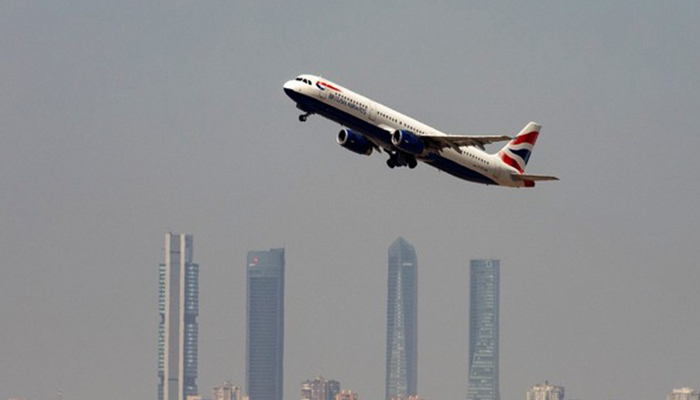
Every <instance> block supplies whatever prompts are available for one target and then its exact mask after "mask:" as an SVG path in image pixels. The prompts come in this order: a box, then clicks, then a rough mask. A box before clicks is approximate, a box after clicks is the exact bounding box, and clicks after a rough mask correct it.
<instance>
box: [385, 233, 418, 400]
mask: <svg viewBox="0 0 700 400" xmlns="http://www.w3.org/2000/svg"><path fill="white" fill-rule="evenodd" d="M387 286H388V296H387V315H386V325H387V329H386V397H385V398H386V399H406V398H408V397H410V396H414V395H416V391H417V386H418V262H417V260H416V251H415V249H414V248H413V246H411V244H409V243H408V242H407V241H406V240H404V238H401V237H400V238H398V239H396V241H394V243H393V244H392V245H391V246H390V247H389V279H388V285H387Z"/></svg>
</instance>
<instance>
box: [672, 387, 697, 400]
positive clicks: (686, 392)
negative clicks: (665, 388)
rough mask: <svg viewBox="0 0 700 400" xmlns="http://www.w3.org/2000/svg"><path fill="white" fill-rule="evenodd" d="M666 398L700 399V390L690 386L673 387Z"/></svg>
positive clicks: (677, 399)
mask: <svg viewBox="0 0 700 400" xmlns="http://www.w3.org/2000/svg"><path fill="white" fill-rule="evenodd" d="M666 400H700V391H697V390H693V389H691V388H688V387H684V388H682V389H673V391H671V393H670V394H669V395H668V396H666Z"/></svg>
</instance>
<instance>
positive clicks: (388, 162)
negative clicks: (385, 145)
mask: <svg viewBox="0 0 700 400" xmlns="http://www.w3.org/2000/svg"><path fill="white" fill-rule="evenodd" d="M386 165H387V166H388V167H389V168H391V169H394V167H396V164H395V163H394V160H392V159H391V158H390V159H388V160H386Z"/></svg>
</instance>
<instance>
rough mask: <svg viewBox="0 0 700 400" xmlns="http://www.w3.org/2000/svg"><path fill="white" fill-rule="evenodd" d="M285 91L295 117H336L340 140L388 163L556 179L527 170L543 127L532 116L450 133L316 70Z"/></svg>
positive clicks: (515, 182)
mask: <svg viewBox="0 0 700 400" xmlns="http://www.w3.org/2000/svg"><path fill="white" fill-rule="evenodd" d="M284 92H285V93H286V94H287V96H289V97H290V98H291V99H292V100H293V101H294V102H295V103H296V106H297V108H298V109H300V110H301V111H303V112H304V114H301V115H300V116H299V121H301V122H305V121H306V120H307V118H308V117H309V116H311V115H313V114H318V115H321V116H323V117H325V118H327V119H330V120H331V121H335V122H337V123H338V124H340V125H341V126H343V127H344V128H343V129H341V130H340V132H338V136H337V142H338V144H340V145H341V146H342V147H344V148H346V149H348V150H350V151H352V152H355V153H357V154H361V155H366V156H369V155H370V154H372V153H373V152H374V151H377V152H379V153H381V152H382V149H383V150H384V151H385V152H386V153H387V154H388V155H389V159H388V160H387V162H386V164H387V166H389V168H395V167H405V166H408V167H409V168H411V169H413V168H415V167H416V166H417V165H418V161H422V162H424V163H426V164H428V165H430V166H432V167H435V168H437V169H439V170H442V171H445V172H447V173H448V174H451V175H454V176H456V177H458V178H461V179H464V180H467V181H470V182H476V183H482V184H486V185H498V186H507V187H534V186H535V182H536V181H555V180H559V179H558V178H557V177H555V176H548V175H534V174H526V173H525V167H526V166H527V162H528V161H529V159H530V155H531V154H532V149H533V147H534V146H535V142H536V141H537V137H538V136H539V133H540V129H541V128H542V125H540V124H538V123H536V122H530V123H529V124H527V125H526V126H525V128H523V130H522V131H520V133H518V135H516V136H515V137H511V136H508V135H448V134H445V133H443V132H441V131H439V130H437V129H435V128H432V127H430V126H428V125H426V124H423V123H421V122H419V121H417V120H415V119H413V118H411V117H409V116H407V115H404V114H401V113H399V112H397V111H395V110H392V109H391V108H389V107H386V106H384V105H382V104H379V103H377V102H375V101H372V100H370V99H369V98H367V97H364V96H362V95H360V94H358V93H355V92H353V91H351V90H349V89H347V88H344V87H342V86H340V85H338V84H336V83H334V82H331V81H330V80H328V79H325V78H321V77H320V76H316V75H310V74H304V75H299V76H298V77H296V78H295V79H292V80H290V81H288V82H286V83H285V84H284ZM504 141H508V143H507V144H506V145H505V146H504V147H503V148H502V149H501V150H499V151H498V152H497V153H495V154H489V153H487V152H486V151H485V148H484V146H485V145H488V144H491V143H496V142H504Z"/></svg>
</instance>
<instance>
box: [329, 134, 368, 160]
mask: <svg viewBox="0 0 700 400" xmlns="http://www.w3.org/2000/svg"><path fill="white" fill-rule="evenodd" d="M337 140H338V144H339V145H341V146H343V147H345V148H346V149H348V150H350V151H352V152H354V153H357V154H362V155H365V156H368V155H370V154H372V148H373V147H372V143H371V142H370V141H369V140H367V138H366V137H364V136H362V135H361V134H359V133H356V132H353V131H351V130H350V129H343V130H341V131H340V132H338V139H337Z"/></svg>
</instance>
